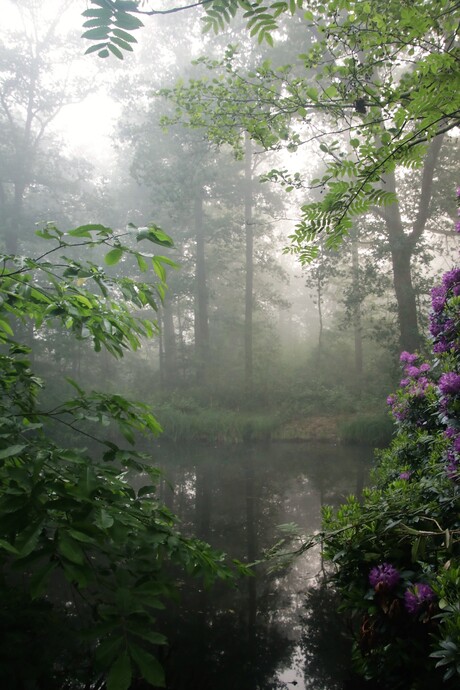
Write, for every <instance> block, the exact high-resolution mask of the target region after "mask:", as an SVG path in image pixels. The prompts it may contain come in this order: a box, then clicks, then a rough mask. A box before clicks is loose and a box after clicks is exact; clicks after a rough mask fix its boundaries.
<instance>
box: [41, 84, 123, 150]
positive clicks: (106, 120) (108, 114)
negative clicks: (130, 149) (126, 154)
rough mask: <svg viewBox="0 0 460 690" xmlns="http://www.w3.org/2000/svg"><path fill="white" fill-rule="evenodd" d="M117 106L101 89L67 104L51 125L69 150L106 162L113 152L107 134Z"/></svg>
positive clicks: (118, 107) (110, 135)
mask: <svg viewBox="0 0 460 690" xmlns="http://www.w3.org/2000/svg"><path fill="white" fill-rule="evenodd" d="M119 116H120V106H119V105H118V104H117V103H115V102H114V101H113V100H112V99H111V98H109V97H108V96H107V95H105V94H104V93H94V94H90V95H89V96H87V97H86V98H85V99H84V100H83V101H82V102H81V103H75V104H72V105H68V106H66V107H65V108H63V109H62V110H61V112H60V113H59V115H58V116H57V118H56V120H55V123H54V124H55V129H56V130H57V131H58V132H59V134H60V135H61V136H62V137H63V139H64V140H65V143H66V145H67V146H68V148H69V149H70V150H71V151H72V152H73V153H81V154H82V155H85V156H87V157H90V158H91V159H94V158H95V159H98V160H101V161H102V162H108V161H109V160H110V159H111V158H112V155H113V148H112V145H111V137H112V136H113V131H114V127H115V125H116V122H117V118H119Z"/></svg>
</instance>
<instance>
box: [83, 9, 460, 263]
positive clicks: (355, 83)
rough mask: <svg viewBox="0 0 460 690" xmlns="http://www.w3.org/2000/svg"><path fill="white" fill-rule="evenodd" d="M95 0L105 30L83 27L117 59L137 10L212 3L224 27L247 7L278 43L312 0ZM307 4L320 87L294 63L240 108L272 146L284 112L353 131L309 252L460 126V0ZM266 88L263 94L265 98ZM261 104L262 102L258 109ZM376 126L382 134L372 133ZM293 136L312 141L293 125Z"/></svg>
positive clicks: (254, 27) (251, 20)
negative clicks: (353, 154) (145, 4)
mask: <svg viewBox="0 0 460 690" xmlns="http://www.w3.org/2000/svg"><path fill="white" fill-rule="evenodd" d="M91 4H92V5H94V6H95V7H96V9H90V10H87V11H86V12H85V13H84V16H85V17H94V19H91V20H89V21H91V22H94V23H92V24H91V27H93V26H94V27H96V28H95V29H93V28H89V30H88V31H86V32H85V33H84V34H83V36H84V37H85V38H88V39H90V40H99V41H103V43H99V44H96V45H92V46H91V47H90V48H89V51H91V52H93V51H99V54H100V55H101V56H103V57H105V56H108V54H109V50H111V51H112V52H113V53H114V54H116V55H117V56H118V57H120V56H122V55H121V51H120V50H119V49H118V50H115V49H114V46H113V43H112V38H113V37H115V38H117V36H118V32H119V28H117V27H122V29H123V30H126V32H127V36H130V34H129V30H130V29H133V28H139V27H140V26H142V22H141V20H140V19H139V18H138V16H136V15H138V14H143V15H154V14H168V13H174V12H178V11H182V10H186V9H191V8H192V7H201V8H203V9H204V10H205V13H206V15H205V17H204V28H205V30H211V29H212V30H214V31H216V32H218V31H219V30H220V29H223V28H224V26H225V23H227V22H230V21H231V20H232V19H233V17H235V15H236V13H237V11H238V9H242V10H243V11H244V17H245V18H246V19H247V27H248V29H249V30H250V31H251V35H256V36H257V38H258V40H259V42H262V41H263V40H266V41H267V42H268V43H270V44H272V42H273V39H272V33H273V32H274V31H275V30H276V29H277V28H278V24H279V17H280V16H282V15H283V14H286V13H291V14H292V15H294V14H296V13H297V12H301V11H302V10H303V7H304V5H305V4H306V3H305V2H304V0H297V2H294V1H292V2H289V3H288V2H274V3H268V4H264V3H263V2H262V0H257V1H255V2H248V1H247V0H209V2H208V0H201V1H199V2H197V3H194V4H191V5H188V6H178V7H176V8H172V9H167V10H158V9H141V7H140V4H139V3H137V2H128V3H127V2H120V0H112V1H111V2H107V1H106V0H94V1H93V2H92V3H91ZM306 6H307V9H306V10H305V11H304V15H303V16H304V20H305V21H306V23H307V26H308V27H310V28H311V29H314V31H315V33H316V35H318V36H319V40H316V41H315V42H314V44H313V45H312V47H311V48H310V49H309V50H308V51H307V52H306V53H303V54H302V55H300V56H299V60H300V63H299V67H300V68H301V69H302V68H303V69H304V70H305V69H307V70H308V69H310V68H312V67H314V68H315V69H316V70H317V74H316V82H317V86H312V85H311V84H309V83H308V82H307V81H306V80H305V79H302V78H301V79H297V78H293V79H292V80H290V79H289V76H288V75H289V72H290V70H288V69H284V70H282V71H281V73H270V71H269V70H267V69H266V70H265V73H264V75H263V76H264V78H265V82H264V83H263V84H260V83H259V82H257V81H256V83H253V82H251V80H248V81H247V84H248V90H246V97H245V99H244V100H243V101H242V102H240V104H239V105H240V111H239V113H238V117H239V121H240V122H241V121H243V122H244V124H245V129H247V131H248V132H249V133H250V135H251V137H253V138H254V139H255V140H257V141H259V142H261V143H264V140H265V143H269V145H270V146H273V145H278V144H279V143H280V141H281V140H282V139H283V138H284V137H285V135H286V132H285V127H284V128H283V127H282V126H281V123H283V122H284V123H286V122H289V121H290V120H292V119H294V120H295V121H297V122H300V123H308V122H309V120H310V118H311V114H312V113H314V112H318V111H319V112H327V113H330V114H331V116H332V119H336V120H337V119H338V118H340V119H344V120H345V125H342V130H343V131H346V132H349V133H350V135H351V137H352V139H353V145H354V147H355V148H356V150H357V153H359V159H358V161H357V163H356V164H354V165H351V164H350V162H349V161H347V160H339V161H333V162H332V163H331V164H330V165H329V166H328V169H327V171H326V173H325V175H324V176H323V178H322V180H321V181H319V184H321V185H322V186H323V187H324V189H325V190H326V191H327V193H326V194H325V196H324V199H323V200H322V201H321V202H319V203H315V204H307V205H306V206H305V207H304V208H303V212H304V217H303V220H302V222H301V223H300V225H299V228H298V231H297V232H296V238H295V239H296V241H297V242H298V243H299V244H300V245H301V246H302V245H305V243H307V246H303V252H304V255H305V256H308V255H310V254H311V250H308V248H307V247H308V242H309V241H310V240H311V239H312V238H313V237H314V236H315V235H316V233H318V232H321V231H326V233H327V234H328V241H329V243H330V244H331V245H334V244H336V243H337V241H339V240H340V237H341V236H342V235H343V234H344V233H346V232H347V231H348V229H349V228H350V227H351V217H352V216H353V215H356V214H360V213H363V212H364V211H365V210H367V209H368V208H370V207H371V206H373V205H375V204H379V205H380V204H383V203H390V202H391V201H393V200H394V195H393V194H392V193H391V191H390V192H388V193H384V192H382V191H381V190H379V189H378V188H376V183H378V182H379V181H380V180H381V179H382V176H384V175H385V174H386V173H391V172H392V171H393V170H394V168H395V166H396V165H403V166H414V165H415V166H416V165H419V164H420V162H421V159H422V157H423V154H424V152H425V150H426V145H427V142H429V141H431V140H432V139H433V138H434V137H436V136H438V135H440V134H442V133H445V132H448V131H450V130H452V129H454V128H455V127H456V126H458V125H459V124H460V101H459V99H460V95H459V91H460V89H459V88H458V86H459V70H458V59H459V58H458V47H457V46H456V42H455V36H456V32H457V30H458V16H457V10H458V3H457V1H456V0H427V1H426V2H423V3H401V2H399V0H391V1H390V2H387V0H376V1H375V2H372V3H371V2H361V0H328V2H321V1H320V0H310V1H309V2H308V5H306ZM92 32H94V33H92ZM127 36H124V37H123V38H124V40H125V41H126V42H127V43H130V42H132V41H133V40H135V39H133V37H132V36H131V37H130V39H128V37H127ZM115 42H116V41H115ZM120 47H122V48H124V49H129V47H130V46H128V45H124V46H120ZM323 56H328V57H329V56H332V60H329V59H327V60H326V61H325V62H323ZM318 68H319V69H318ZM267 77H269V81H268V82H267ZM281 85H282V86H283V89H282V90H281V89H280V86H281ZM238 86H239V87H241V84H239V85H238ZM257 89H259V95H264V97H265V98H264V99H262V98H259V99H257ZM221 95H223V94H221ZM254 102H257V103H258V113H257V114H256V115H255V114H254V112H253V110H252V105H253V104H254ZM225 104H227V105H228V99H225V100H224V107H225ZM267 115H268V116H269V117H268V118H267ZM377 133H378V134H379V136H380V143H376V141H375V139H376V134H377ZM220 136H222V134H220ZM267 137H268V138H269V142H267ZM317 137H318V134H315V135H313V138H317ZM290 143H291V145H299V144H300V143H305V142H302V141H301V140H300V139H299V137H298V136H297V135H294V136H293V137H292V141H291V142H290ZM381 144H383V146H382V145H381ZM345 177H348V178H349V181H348V182H347V181H346V180H345V179H344V178H345Z"/></svg>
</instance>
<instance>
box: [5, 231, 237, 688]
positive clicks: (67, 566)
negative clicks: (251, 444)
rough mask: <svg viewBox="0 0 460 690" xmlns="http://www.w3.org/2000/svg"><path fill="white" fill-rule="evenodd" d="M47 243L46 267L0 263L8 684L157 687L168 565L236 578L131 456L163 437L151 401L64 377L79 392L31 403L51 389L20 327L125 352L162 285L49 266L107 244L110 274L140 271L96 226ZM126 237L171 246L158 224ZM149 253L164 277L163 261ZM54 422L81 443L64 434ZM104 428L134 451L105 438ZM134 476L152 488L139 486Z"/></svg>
mask: <svg viewBox="0 0 460 690" xmlns="http://www.w3.org/2000/svg"><path fill="white" fill-rule="evenodd" d="M39 234H40V236H41V237H42V238H44V239H46V240H50V241H54V243H55V244H54V245H53V246H52V247H51V249H49V250H48V251H44V252H43V253H42V254H41V256H40V257H38V258H37V259H31V258H26V257H22V256H21V257H18V256H1V257H0V263H1V266H2V269H1V275H0V368H1V374H2V375H1V377H0V420H1V427H0V627H1V628H2V630H8V632H9V636H8V640H5V641H4V643H2V649H1V653H0V684H1V685H2V687H8V688H11V690H13V689H14V688H23V687H46V688H64V687H65V688H68V689H69V690H72V688H75V690H77V689H78V688H82V687H96V686H97V687H102V685H104V687H106V688H107V690H126V689H127V688H128V687H129V686H130V685H131V680H132V678H133V679H136V677H138V678H139V677H142V678H144V679H145V680H146V681H147V682H148V683H150V684H151V685H155V686H162V685H164V682H165V680H164V674H163V669H162V667H161V665H160V664H159V662H158V661H157V658H156V657H157V648H158V645H162V644H165V642H166V640H165V638H164V636H163V635H162V634H161V633H160V632H159V631H158V630H157V629H156V611H157V609H159V608H164V606H165V604H164V601H165V600H167V599H168V598H170V597H171V596H173V595H174V590H175V578H174V577H173V575H172V574H171V572H172V570H171V566H172V565H174V566H176V567H177V566H179V567H181V568H182V570H184V571H186V572H188V573H191V574H194V575H200V576H202V577H204V579H205V581H207V582H210V581H211V580H212V579H213V578H215V577H219V578H223V579H229V578H231V577H233V571H232V570H231V569H229V567H228V566H226V565H225V563H224V562H223V556H221V555H219V554H217V553H215V552H213V551H212V550H211V549H210V547H209V546H208V545H207V544H204V543H202V542H200V541H198V540H196V539H190V538H186V537H184V536H183V535H181V534H180V533H179V532H178V530H177V529H176V525H175V519H174V516H173V515H171V513H170V512H169V510H168V509H167V508H166V507H165V506H163V505H161V503H159V501H158V500H157V498H156V483H157V480H158V476H159V472H158V470H156V469H155V468H152V467H151V461H150V457H148V456H144V455H143V454H141V453H139V452H137V451H136V450H135V449H134V443H135V439H136V434H138V433H146V434H157V433H158V431H159V429H160V427H159V425H158V423H157V421H156V420H155V418H154V417H153V415H152V414H151V412H150V410H149V409H148V408H147V407H146V405H144V404H142V403H137V402H132V401H129V400H127V399H126V398H124V397H122V396H121V395H119V394H110V395H109V394H104V393H99V392H96V391H93V392H91V393H85V392H84V391H83V390H82V389H81V388H80V386H79V385H78V384H77V383H76V382H75V381H71V380H68V382H69V383H70V384H71V387H72V388H73V397H72V398H70V399H67V400H61V402H58V403H53V404H50V401H49V400H47V396H46V394H44V395H41V396H40V397H39V395H38V393H39V391H40V390H44V391H46V385H45V382H44V381H43V380H41V379H40V378H38V377H37V376H36V375H35V374H34V372H33V371H32V369H31V356H30V355H31V350H30V348H29V347H28V346H26V345H25V344H24V342H21V341H20V339H19V338H18V333H19V332H20V330H21V329H20V328H18V324H20V325H21V324H22V323H26V324H27V323H29V324H30V323H31V322H32V323H33V325H34V329H35V334H36V335H35V337H36V338H39V339H40V340H41V341H45V340H46V339H47V337H48V335H49V329H50V328H52V329H55V328H56V327H57V328H59V327H60V328H62V329H63V330H64V331H65V332H67V333H71V334H72V335H73V336H74V337H75V338H77V339H85V340H88V341H91V342H92V343H93V345H94V348H95V350H96V351H98V350H100V349H101V348H102V347H105V348H106V350H107V351H108V352H110V353H111V354H113V355H114V356H115V357H121V356H122V355H123V352H124V351H125V350H128V349H132V350H135V349H137V348H138V347H139V346H140V339H141V338H142V337H145V336H149V335H152V333H153V332H154V330H155V326H154V323H153V322H151V321H150V320H148V319H145V318H141V317H136V316H133V312H134V311H135V310H136V311H138V312H140V313H142V310H143V308H152V307H153V308H155V306H156V301H155V300H156V299H158V297H160V298H161V295H162V294H164V288H165V286H164V283H163V279H162V278H161V279H160V281H159V282H158V283H157V285H156V286H155V285H151V284H149V283H145V282H140V281H135V280H132V279H128V278H114V277H113V276H111V275H110V274H109V273H108V272H107V271H106V270H104V269H103V268H101V266H99V265H96V264H93V263H91V262H89V261H85V262H80V261H76V260H70V259H66V258H64V257H62V256H60V257H59V259H58V260H57V261H56V262H53V261H52V255H53V252H56V251H59V252H63V251H65V252H66V253H68V252H71V249H72V247H73V246H74V243H76V246H78V247H79V248H80V251H81V247H82V245H85V246H86V247H87V248H95V247H99V248H103V249H108V253H107V254H106V256H105V262H106V265H107V266H109V267H110V266H113V265H114V264H116V263H117V262H118V261H119V260H120V259H121V258H122V256H124V257H125V258H126V260H129V259H130V258H134V259H135V260H136V263H137V265H138V266H139V268H140V269H141V270H142V271H144V269H145V270H146V268H147V265H148V264H147V259H149V261H150V262H151V261H152V260H153V259H152V257H151V255H146V256H145V255H143V254H141V253H140V252H139V251H138V249H137V248H135V249H132V248H131V245H132V244H133V243H132V242H129V239H128V240H126V233H125V234H119V235H118V236H117V235H116V234H115V233H113V231H112V230H110V229H109V228H105V227H103V226H100V225H88V226H84V227H80V228H76V229H75V230H73V231H71V232H69V233H67V234H66V235H64V234H63V233H62V232H60V231H59V230H57V228H55V227H53V226H47V228H45V230H44V231H42V232H40V233H39ZM127 234H128V237H129V235H130V234H131V235H133V234H134V237H135V239H136V240H137V241H140V240H147V241H149V242H152V243H154V244H157V245H161V246H169V245H170V244H171V241H170V239H169V238H168V237H167V236H166V235H165V234H164V233H162V232H161V231H160V230H159V229H158V228H155V227H152V228H141V229H139V230H138V232H137V233H133V230H132V229H131V231H130V233H127ZM122 238H125V239H122ZM134 246H135V247H137V244H136V243H134ZM153 258H154V259H155V260H156V261H157V262H158V263H157V264H155V263H154V267H155V266H156V267H157V268H158V267H160V268H162V263H168V261H169V260H167V259H166V258H165V257H153ZM158 273H159V274H160V276H162V275H163V272H162V271H160V270H158ZM91 287H92V288H93V291H92V290H91ZM22 330H24V329H22ZM62 388H63V389H64V388H65V387H64V386H62ZM44 405H47V406H46V407H44ZM56 426H60V427H61V428H63V429H65V430H66V432H67V433H66V436H65V438H66V439H67V441H69V439H70V440H71V443H72V445H69V444H67V445H64V443H63V442H61V443H60V442H59V441H58V439H59V438H64V435H63V434H56V433H55V427H56ZM111 426H115V427H117V428H118V430H119V432H120V433H121V435H122V436H124V438H125V439H126V441H127V442H128V448H124V447H121V446H119V445H118V444H116V443H114V442H113V441H112V440H108V439H107V436H108V435H109V431H110V428H111ZM95 430H96V431H95ZM88 446H89V447H90V448H91V450H88ZM130 471H131V472H135V473H137V474H142V476H143V477H144V479H145V482H144V485H143V486H142V487H141V488H140V489H139V490H137V491H135V490H134V489H133V488H132V486H131V485H130V483H129V482H128V480H127V473H128V472H130ZM44 641H46V645H45V644H44Z"/></svg>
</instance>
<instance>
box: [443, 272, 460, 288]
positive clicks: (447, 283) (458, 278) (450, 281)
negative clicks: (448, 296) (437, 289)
mask: <svg viewBox="0 0 460 690" xmlns="http://www.w3.org/2000/svg"><path fill="white" fill-rule="evenodd" d="M458 283H460V268H453V269H452V270H451V271H447V273H444V275H443V277H442V284H443V286H444V288H445V289H446V291H447V290H449V289H450V288H453V287H454V285H457V284H458Z"/></svg>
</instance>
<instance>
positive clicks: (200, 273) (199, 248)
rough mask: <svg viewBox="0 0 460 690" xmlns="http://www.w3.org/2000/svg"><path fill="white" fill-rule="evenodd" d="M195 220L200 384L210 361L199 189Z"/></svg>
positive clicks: (196, 317)
mask: <svg viewBox="0 0 460 690" xmlns="http://www.w3.org/2000/svg"><path fill="white" fill-rule="evenodd" d="M194 222H195V238H196V274H195V354H196V376H197V381H198V382H199V383H200V384H205V383H206V378H207V376H206V372H207V365H208V363H209V317H208V286H207V278H206V257H205V243H204V228H203V222H204V218H203V194H202V190H198V191H197V192H196V195H195V203H194Z"/></svg>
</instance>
